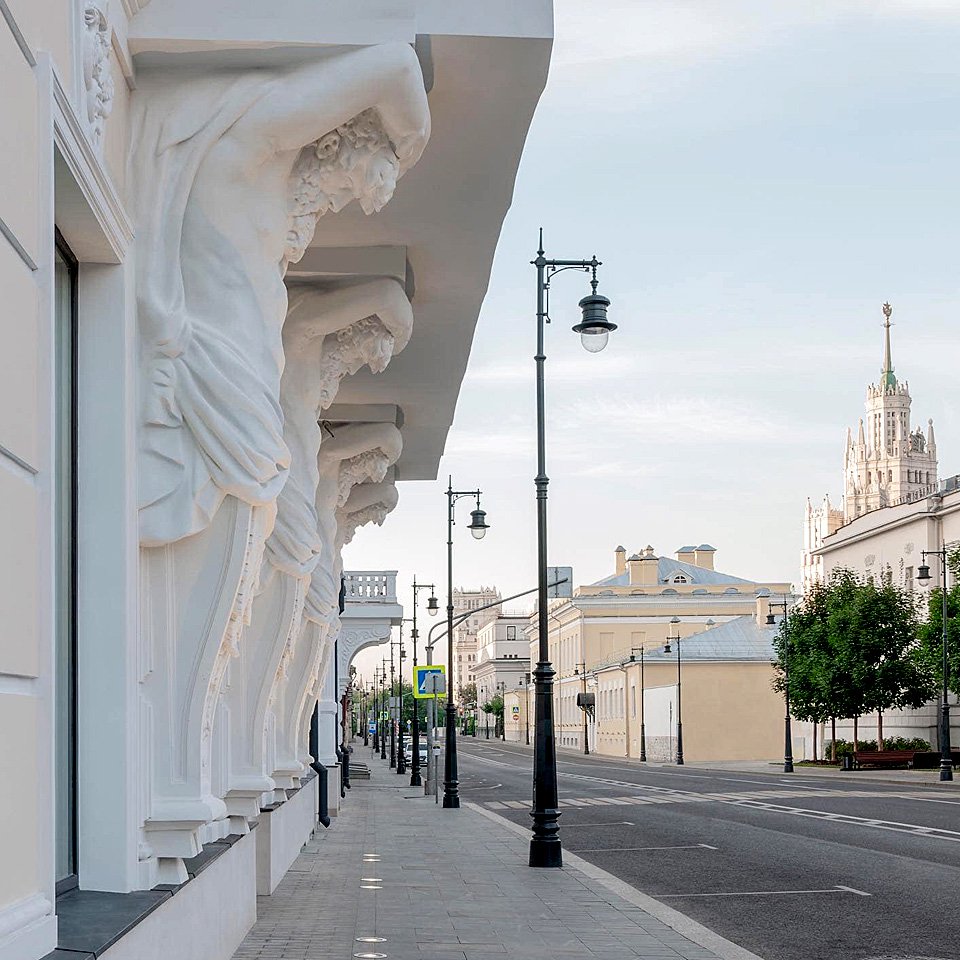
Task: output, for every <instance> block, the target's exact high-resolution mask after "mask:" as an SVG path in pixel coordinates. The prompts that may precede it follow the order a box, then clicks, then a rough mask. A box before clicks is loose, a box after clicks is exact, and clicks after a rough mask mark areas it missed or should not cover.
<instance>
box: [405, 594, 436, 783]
mask: <svg viewBox="0 0 960 960" xmlns="http://www.w3.org/2000/svg"><path fill="white" fill-rule="evenodd" d="M421 590H429V591H430V597H429V599H428V600H427V613H429V614H430V616H431V617H435V616H436V615H437V611H438V610H439V609H440V605H439V604H438V603H437V598H436V596H435V592H436V591H435V590H434V587H433V584H432V583H417V578H416V577H414V578H413V632H412V633H411V637H412V638H413V667H414V670H413V673H414V675H416V672H417V670H416V667H417V640H418V638H419V636H420V634H419V633H418V632H417V597H418V596H419V594H420V591H421ZM400 685H401V686H402V685H403V678H402V677H401V678H400ZM410 786H411V787H422V786H423V780H422V779H421V777H420V701H419V700H418V699H417V698H416V697H414V698H413V721H412V723H411V726H410Z"/></svg>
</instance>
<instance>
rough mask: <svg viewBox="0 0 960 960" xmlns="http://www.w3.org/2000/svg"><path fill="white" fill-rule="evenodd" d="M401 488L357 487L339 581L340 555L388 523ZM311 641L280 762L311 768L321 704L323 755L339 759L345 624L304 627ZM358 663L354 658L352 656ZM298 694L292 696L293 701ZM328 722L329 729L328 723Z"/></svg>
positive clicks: (344, 532) (294, 688) (289, 704)
mask: <svg viewBox="0 0 960 960" xmlns="http://www.w3.org/2000/svg"><path fill="white" fill-rule="evenodd" d="M397 501H398V494H397V488H396V486H394V484H392V483H390V482H386V481H385V482H381V483H362V484H359V485H358V486H356V487H354V488H353V490H352V491H351V493H350V496H349V497H348V498H347V502H346V503H345V504H344V505H343V506H342V507H341V508H340V509H339V510H338V511H337V514H338V517H339V522H338V527H337V546H336V559H335V566H334V577H333V579H334V581H335V582H336V583H339V582H340V577H341V575H342V573H343V559H342V557H341V555H340V550H341V549H342V547H343V546H344V544H346V543H349V542H350V540H351V539H352V537H353V534H354V533H355V532H356V530H357V529H358V528H359V527H361V526H363V525H364V524H367V523H375V524H377V525H378V526H379V525H381V524H382V523H383V521H384V520H385V519H386V517H387V514H388V513H390V512H391V511H392V510H393V509H394V508H395V507H396V505H397ZM304 632H305V638H306V637H309V640H310V642H307V640H306V639H304V641H303V642H301V644H300V645H299V646H298V648H297V654H296V661H295V662H294V663H293V664H291V669H290V676H291V678H292V683H291V684H289V685H288V687H287V690H288V691H289V692H288V694H287V696H288V700H287V701H286V703H285V704H284V705H283V707H284V709H283V712H282V714H278V719H280V718H282V727H281V726H279V724H278V733H283V734H284V735H283V736H278V741H277V747H278V759H279V762H280V763H283V764H286V765H287V766H293V765H294V763H295V762H299V763H301V764H302V765H306V764H308V763H309V762H310V750H309V742H308V735H309V732H310V718H311V716H312V714H313V707H314V704H315V703H316V702H317V700H318V698H321V697H322V700H321V704H320V707H321V729H320V731H319V732H320V735H321V742H320V754H321V756H322V757H329V758H330V759H332V758H333V754H334V742H335V740H336V710H337V700H338V698H339V694H340V691H337V690H336V689H335V686H334V682H333V681H334V677H333V669H332V667H333V649H334V646H335V645H337V643H338V641H339V643H340V644H341V645H342V644H343V643H344V635H343V633H342V629H341V624H340V618H339V617H335V616H333V615H330V616H329V617H328V619H327V621H326V623H324V624H320V623H318V622H317V621H316V620H312V619H306V620H305V621H304ZM388 637H389V629H388V630H387V632H386V633H385V634H379V633H378V634H376V635H374V634H372V633H371V634H370V635H369V636H367V637H366V638H365V640H366V643H360V642H355V641H356V640H357V639H358V638H356V637H354V636H352V635H350V636H348V637H347V642H348V643H350V644H352V645H353V646H355V649H354V653H355V652H356V651H357V650H360V649H362V647H363V646H365V645H366V644H371V643H382V642H383V641H384V640H385V639H387V638H388ZM340 653H341V656H340V661H341V682H342V680H343V676H344V675H345V674H346V668H347V667H348V666H349V662H350V658H347V659H346V661H345V660H344V656H343V650H341V651H340ZM351 658H352V654H351ZM291 693H292V696H291V695H290V694H291ZM324 719H325V720H326V723H324V722H323V721H324Z"/></svg>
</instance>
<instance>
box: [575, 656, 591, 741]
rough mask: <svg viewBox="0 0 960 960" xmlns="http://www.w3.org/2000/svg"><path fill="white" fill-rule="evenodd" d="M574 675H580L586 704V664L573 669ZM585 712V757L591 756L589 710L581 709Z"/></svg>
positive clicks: (577, 665) (581, 689)
mask: <svg viewBox="0 0 960 960" xmlns="http://www.w3.org/2000/svg"><path fill="white" fill-rule="evenodd" d="M573 674H574V676H576V675H577V674H579V675H580V692H581V693H582V694H583V698H584V702H586V697H587V665H586V664H585V663H578V664H576V666H574V668H573ZM581 709H582V711H583V755H584V756H585V757H589V756H590V744H589V743H588V742H587V741H588V739H589V736H588V731H589V727H588V725H587V709H586V707H585V706H584V707H582V708H581Z"/></svg>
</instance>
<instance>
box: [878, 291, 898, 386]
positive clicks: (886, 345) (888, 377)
mask: <svg viewBox="0 0 960 960" xmlns="http://www.w3.org/2000/svg"><path fill="white" fill-rule="evenodd" d="M892 313H893V307H891V306H890V304H889V303H885V304H884V305H883V315H884V317H885V318H886V320H885V321H884V324H883V327H884V341H883V369H882V370H881V371H880V386H881V387H883V389H884V390H888V389H893V388H895V387H896V385H897V378H896V377H895V376H894V373H893V360H892V359H891V356H890V327H891V323H890V315H891V314H892Z"/></svg>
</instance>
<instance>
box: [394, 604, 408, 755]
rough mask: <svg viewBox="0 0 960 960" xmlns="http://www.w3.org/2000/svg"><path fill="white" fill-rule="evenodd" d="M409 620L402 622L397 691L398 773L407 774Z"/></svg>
mask: <svg viewBox="0 0 960 960" xmlns="http://www.w3.org/2000/svg"><path fill="white" fill-rule="evenodd" d="M409 622H410V621H409V620H401V621H400V650H399V656H398V660H397V663H398V669H397V673H398V674H399V676H400V686H399V689H398V690H397V701H396V702H397V742H398V744H399V746H398V748H397V773H398V774H401V773H406V772H407V761H406V758H405V755H404V752H403V661H404V660H406V658H407V651H406V650H405V649H404V647H403V625H404V624H405V623H409Z"/></svg>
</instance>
